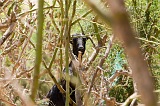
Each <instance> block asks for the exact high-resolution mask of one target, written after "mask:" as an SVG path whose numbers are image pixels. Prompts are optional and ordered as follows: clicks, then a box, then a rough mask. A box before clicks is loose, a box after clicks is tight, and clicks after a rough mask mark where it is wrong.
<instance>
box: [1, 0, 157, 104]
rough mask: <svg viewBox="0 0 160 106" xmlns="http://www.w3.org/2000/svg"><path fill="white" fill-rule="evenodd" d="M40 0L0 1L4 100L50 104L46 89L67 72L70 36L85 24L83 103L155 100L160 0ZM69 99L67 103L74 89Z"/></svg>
mask: <svg viewBox="0 0 160 106" xmlns="http://www.w3.org/2000/svg"><path fill="white" fill-rule="evenodd" d="M43 3H44V4H43ZM37 4H39V5H38V6H37ZM37 4H34V3H33V2H31V1H30V0H26V1H25V0H15V1H13V0H1V1H0V17H1V18H0V106H6V105H7V106H8V105H9V106H17V105H18V106H21V105H24V106H25V105H26V106H32V105H38V106H42V105H47V104H48V100H47V99H46V94H47V92H48V91H49V90H50V88H51V87H52V86H53V84H57V85H59V83H58V81H59V80H60V79H61V78H62V76H63V73H62V70H63V68H64V67H65V68H67V67H68V64H69V61H70V60H71V59H72V58H71V56H70V52H69V50H70V44H69V40H70V39H71V34H74V33H82V29H83V31H84V33H85V35H86V36H88V37H89V38H90V39H88V40H87V44H86V52H85V54H84V56H83V61H82V68H81V69H80V70H81V72H80V73H79V76H80V80H81V85H82V86H81V87H80V88H79V90H80V92H81V94H82V96H83V101H82V104H83V105H85V106H91V105H94V106H98V105H100V106H105V105H106V106H121V105H122V106H136V105H137V104H145V105H146V106H156V105H157V104H156V103H157V102H158V100H159V99H158V100H157V97H156V96H155V94H159V89H160V83H159V77H160V73H159V70H160V65H159V61H160V46H159V45H160V36H159V35H160V24H159V21H160V14H159V13H160V3H159V1H158V0H151V1H145V0H141V1H139V0H138V1H136V0H131V1H125V2H124V1H123V0H114V1H113V0H99V1H96V0H84V1H80V0H78V1H77V0H52V1H44V2H43V0H39V2H38V3H37ZM43 5H44V6H43ZM80 26H82V28H81V27H80ZM144 60H145V61H144ZM68 81H69V79H67V82H68ZM75 81H76V79H75ZM75 83H76V82H75ZM77 89H78V88H77ZM153 92H154V93H153ZM155 92H156V93H155ZM140 95H141V96H140ZM66 97H67V100H66V101H67V102H66V104H68V103H69V98H68V97H69V92H66ZM77 104H78V103H77ZM79 104H80V103H79Z"/></svg>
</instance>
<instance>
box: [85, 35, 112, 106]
mask: <svg viewBox="0 0 160 106" xmlns="http://www.w3.org/2000/svg"><path fill="white" fill-rule="evenodd" d="M113 38H114V36H111V38H110V40H109V43H108V46H107V49H106V52H105V55H104V57H102V59H101V60H100V63H99V66H98V67H100V68H102V66H103V63H104V60H105V59H106V58H107V57H108V54H109V52H110V49H111V47H112V42H113ZM98 52H99V51H98ZM96 55H97V54H96ZM98 71H99V69H98V68H96V71H95V73H94V74H93V77H92V80H91V83H90V86H89V89H88V91H87V95H86V100H85V102H84V105H85V106H86V105H87V102H88V99H89V96H90V93H91V89H92V87H93V85H94V81H95V78H96V77H97V73H98Z"/></svg>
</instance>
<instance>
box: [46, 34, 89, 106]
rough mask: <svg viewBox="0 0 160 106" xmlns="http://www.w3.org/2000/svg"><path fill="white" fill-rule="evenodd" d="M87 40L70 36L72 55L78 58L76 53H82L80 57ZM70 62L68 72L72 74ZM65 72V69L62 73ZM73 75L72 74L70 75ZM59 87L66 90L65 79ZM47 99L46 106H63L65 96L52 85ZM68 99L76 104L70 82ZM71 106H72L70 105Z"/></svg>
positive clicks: (78, 35)
mask: <svg viewBox="0 0 160 106" xmlns="http://www.w3.org/2000/svg"><path fill="white" fill-rule="evenodd" d="M86 40H87V38H86V37H85V36H84V35H82V34H74V35H72V41H71V44H72V49H73V54H74V55H76V56H77V57H78V51H81V52H82V55H83V54H84V52H85V44H86ZM72 65H73V63H72V61H71V62H70V64H69V72H71V73H74V72H73V71H72ZM63 72H65V69H64V71H63ZM72 75H73V74H72ZM60 85H61V86H62V88H63V89H64V90H66V81H65V79H62V80H61V81H60ZM47 98H49V100H50V101H49V105H48V106H65V100H66V99H65V95H64V94H62V93H61V92H60V90H59V89H58V88H57V86H56V85H53V87H52V88H51V90H50V91H49V92H48V94H47ZM70 98H71V99H72V100H73V101H74V102H75V103H76V100H75V84H73V83H71V82H70ZM70 106H72V104H70Z"/></svg>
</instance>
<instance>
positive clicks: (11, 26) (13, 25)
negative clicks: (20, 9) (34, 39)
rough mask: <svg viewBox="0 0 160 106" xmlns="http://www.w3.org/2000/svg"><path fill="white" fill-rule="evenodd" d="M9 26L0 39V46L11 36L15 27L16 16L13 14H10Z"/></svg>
mask: <svg viewBox="0 0 160 106" xmlns="http://www.w3.org/2000/svg"><path fill="white" fill-rule="evenodd" d="M10 22H11V23H10V25H9V27H8V29H7V30H6V31H5V33H4V34H3V36H2V38H1V39H0V46H1V45H2V44H3V43H4V42H5V41H6V39H7V38H8V37H9V36H10V35H11V34H12V32H13V31H14V29H15V26H16V15H15V13H14V12H12V14H11V19H10Z"/></svg>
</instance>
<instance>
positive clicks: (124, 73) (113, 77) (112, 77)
mask: <svg viewBox="0 0 160 106" xmlns="http://www.w3.org/2000/svg"><path fill="white" fill-rule="evenodd" d="M120 75H126V76H130V77H132V74H131V72H128V71H126V70H124V71H122V70H117V71H116V72H115V73H114V74H113V75H112V76H111V77H110V78H109V79H108V81H109V82H110V83H112V82H113V81H114V80H115V79H116V78H117V77H118V76H120Z"/></svg>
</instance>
